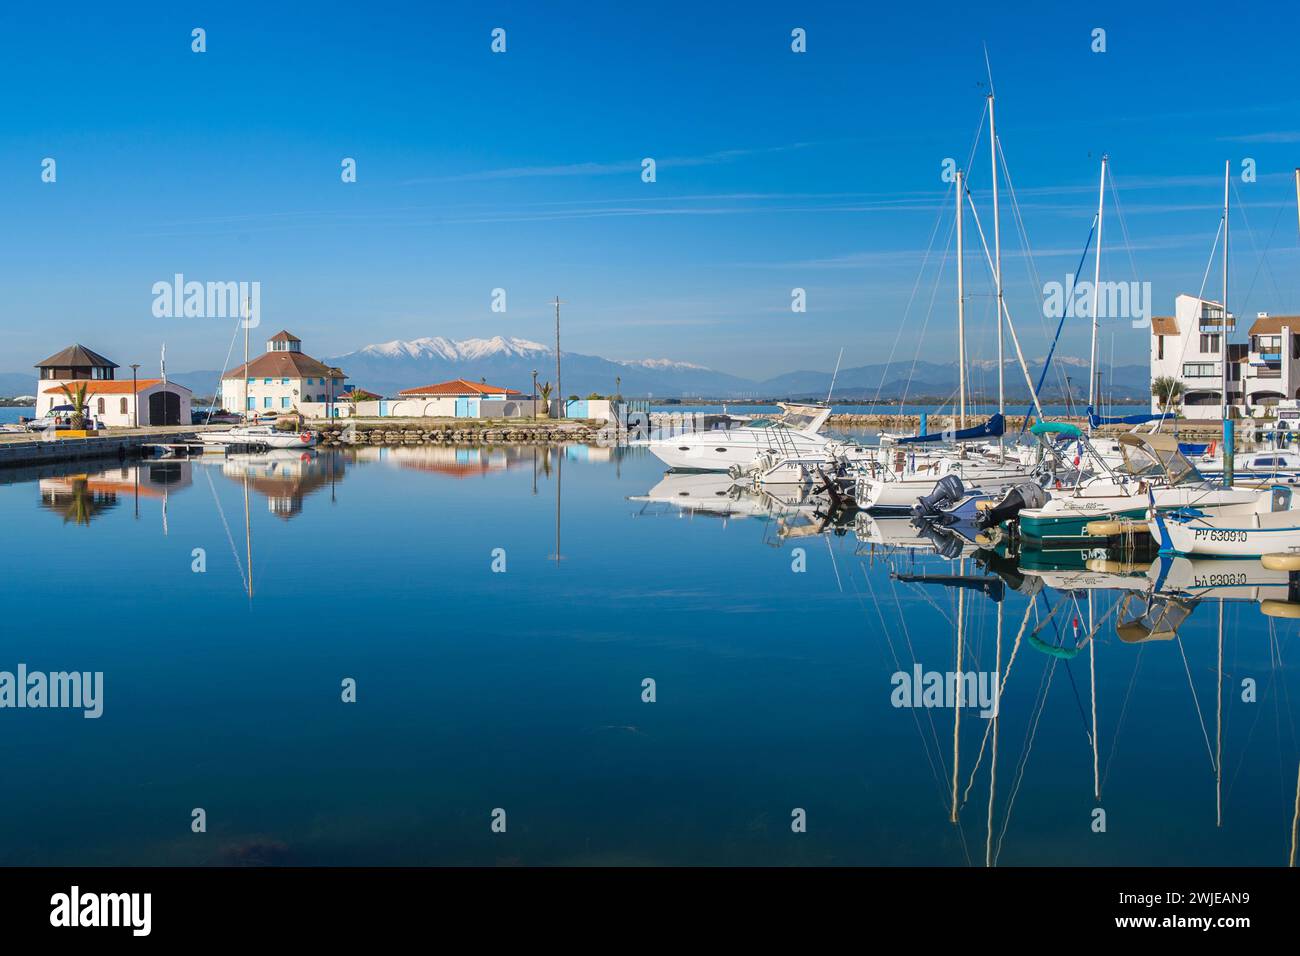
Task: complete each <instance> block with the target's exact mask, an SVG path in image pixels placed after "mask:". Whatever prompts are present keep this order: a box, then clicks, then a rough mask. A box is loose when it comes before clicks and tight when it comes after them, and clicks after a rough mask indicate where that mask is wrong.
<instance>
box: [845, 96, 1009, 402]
mask: <svg viewBox="0 0 1300 956" xmlns="http://www.w3.org/2000/svg"><path fill="white" fill-rule="evenodd" d="M988 113H989V104H988V100H987V99H986V100H985V101H984V110H983V112H982V113H981V114H980V121H979V125H978V126H977V127H976V129H975V139H974V141H973V142H972V143H971V148H970V153H969V154H968V155H967V157H966V168H967V169H969V168H970V167H971V165H972V164H973V163H974V162H975V151H976V150H977V149H979V144H980V139H981V138H982V136H983V134H984V121H985V119H986V118H987V117H988ZM956 188H957V184H956V182H955V181H954V182H952V183H950V184H949V185H948V190H947V192H946V193H945V194H944V197H945V199H944V203H943V204H942V205H941V206H940V207H939V212H938V215H937V217H936V219H935V223H934V230H933V231H932V232H931V234H930V243H931V246H933V243H934V237H935V235H936V234H937V233H938V231H939V224H940V222H942V221H943V217H944V215H945V213H946V210H947V209H948V207H949V206H951V205H952V195H953V192H954V191H955V190H956ZM956 227H957V221H956V219H955V218H954V219H953V222H952V223H951V224H950V225H949V226H948V237H947V239H946V240H944V259H945V260H946V259H947V256H948V250H949V249H950V248H952V236H953V232H954V231H955V230H956ZM929 255H930V253H929V250H927V251H926V261H928V260H929ZM921 268H922V271H924V269H925V263H924V262H923V263H922V265H921ZM942 277H943V267H942V265H941V266H940V268H939V271H938V272H937V273H936V275H935V284H934V288H933V289H932V290H931V292H930V308H929V311H927V313H926V317H925V324H924V325H923V326H922V327H921V335H920V337H919V338H918V339H917V343H916V354H915V355H913V357H912V368H911V371H910V372H909V373H908V377H907V387H905V388H904V390H903V403H904V404H905V403H906V401H907V393H908V391H909V390H910V388H911V384H912V378H913V377H914V376H915V375H916V363H917V361H918V359H919V358H920V354H921V345H922V343H923V342H924V341H925V330H926V328H928V327H929V324H930V316H931V315H932V314H933V311H934V299H935V297H936V295H937V294H938V291H939V280H940V279H941V278H942ZM920 282H921V274H920V273H918V274H917V277H916V282H915V283H914V284H913V287H912V298H915V296H916V291H917V288H918V287H919V286H920ZM911 305H912V300H911V299H909V300H908V311H909V312H910V310H911ZM906 327H907V312H904V314H903V322H902V324H901V325H900V326H899V328H898V332H897V333H896V334H895V336H894V348H897V346H898V340H899V338H900V337H901V336H902V334H903V330H904V329H905V328H906ZM894 348H891V349H890V352H889V355H890V359H889V362H887V363H886V370H888V367H889V365H890V364H892V363H893V356H894ZM884 386H885V377H884V375H881V377H880V382H879V383H878V384H877V386H876V397H875V399H874V400H873V401H872V403H871V407H872V410H873V411H874V409H875V406H876V404H877V402H878V401H879V399H880V392H881V391H882V390H883V389H884Z"/></svg>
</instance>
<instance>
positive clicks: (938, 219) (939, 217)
mask: <svg viewBox="0 0 1300 956" xmlns="http://www.w3.org/2000/svg"><path fill="white" fill-rule="evenodd" d="M955 188H956V185H955V184H949V186H948V192H947V194H946V196H947V199H951V198H952V193H953V190H954V189H955ZM947 208H948V202H947V201H945V202H944V203H943V205H942V206H940V207H939V211H938V212H937V213H936V214H935V217H934V227H933V228H932V229H931V230H930V241H929V242H928V243H927V244H926V247H925V256H924V257H923V258H922V259H921V268H920V269H919V270H918V271H917V273H916V281H914V282H913V283H912V294H911V295H910V296H908V299H907V305H906V306H905V307H904V309H903V321H902V322H901V323H899V326H898V332H896V333H895V334H894V344H893V345H892V346H891V347H890V349H889V358H887V359H886V360H885V371H884V372H882V373H881V375H880V382H879V383H877V385H876V396H875V398H873V399H872V400H871V406H870V407H871V410H872V411H873V412H874V411H875V408H876V405H877V404H878V403H879V402H880V392H881V390H882V389H883V388H884V387H885V376H886V374H887V373H888V372H889V367H890V366H891V365H892V364H893V363H894V353H895V352H896V351H897V350H898V343H899V340H900V339H902V337H903V330H904V329H906V328H907V317H908V316H909V315H910V314H911V312H912V303H913V302H914V301H915V299H916V293H917V290H918V289H920V287H921V277H922V276H923V275H925V267H926V265H927V264H928V263H929V262H930V254H931V253H932V252H933V251H934V240H935V237H936V236H937V235H938V234H939V226H940V225H941V224H942V223H943V216H944V212H945V210H946V209H947Z"/></svg>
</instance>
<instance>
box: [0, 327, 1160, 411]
mask: <svg viewBox="0 0 1300 956" xmlns="http://www.w3.org/2000/svg"><path fill="white" fill-rule="evenodd" d="M322 361H323V362H327V363H328V364H330V365H336V366H338V367H340V368H342V369H343V370H344V371H345V372H347V374H348V382H349V384H352V385H357V386H360V387H362V388H366V389H369V390H370V391H373V392H379V393H381V394H384V395H389V396H392V395H395V394H396V393H397V392H399V391H401V390H402V389H404V388H414V387H416V386H419V385H429V384H432V383H434V382H443V381H447V380H448V379H454V378H466V379H469V380H470V381H474V382H477V381H479V380H480V379H485V380H486V381H487V382H488V384H490V385H500V386H504V387H506V388H514V389H517V390H519V391H520V392H523V393H525V394H527V393H528V392H529V391H530V390H531V389H532V373H533V370H534V369H535V370H536V371H537V380H538V383H539V384H540V383H543V382H554V379H555V352H554V350H553V349H552V348H550V347H549V346H546V345H543V344H541V343H539V342H531V341H529V340H527V339H520V338H507V337H504V336H499V335H498V336H495V337H493V338H489V339H463V340H460V341H455V340H452V339H447V338H443V337H441V336H435V337H427V338H420V339H412V340H410V341H393V342H384V343H380V344H376V345H367V346H365V347H363V348H360V349H357V350H356V351H353V352H348V353H346V354H344V355H337V356H333V357H330V358H323V359H322ZM1057 362H1059V363H1060V368H1061V370H1062V371H1064V372H1065V374H1068V375H1069V376H1070V378H1071V391H1072V392H1073V395H1074V398H1075V400H1080V399H1082V398H1084V397H1086V395H1087V390H1088V371H1087V367H1086V363H1084V362H1083V361H1081V360H1080V359H1076V358H1071V357H1064V358H1062V357H1058V358H1057ZM971 364H972V368H971V369H970V374H969V375H968V377H967V388H968V389H969V391H970V393H971V394H972V395H979V396H983V397H985V398H987V397H991V396H993V395H995V394H996V389H997V376H996V364H995V363H990V362H973V363H971ZM1041 368H1042V359H1041V358H1040V359H1037V360H1035V361H1032V362H1030V369H1031V371H1032V373H1033V375H1034V376H1035V380H1036V379H1037V376H1038V375H1039V373H1040V371H1041ZM563 376H564V378H563V385H564V391H565V394H568V395H574V394H576V395H587V394H589V393H591V392H598V393H600V394H602V395H606V394H610V393H612V392H614V390H615V389H616V388H621V390H622V392H623V394H624V395H628V396H632V397H637V398H697V397H705V398H717V399H758V398H817V399H824V398H826V392H827V389H828V388H830V384H831V373H830V372H829V371H825V372H823V371H812V370H804V371H794V372H787V373H785V374H782V375H777V376H775V377H773V378H768V379H763V380H753V379H747V378H742V377H740V376H737V375H731V374H728V373H726V372H719V371H717V370H716V369H711V368H707V367H705V366H703V365H696V364H694V363H691V362H682V361H675V360H672V359H666V358H663V359H634V360H615V359H607V358H602V357H600V356H597V355H586V354H583V353H581V352H568V351H566V352H565V353H564V356H563ZM219 377H220V372H218V371H216V370H210V371H198V372H174V373H172V374H171V378H172V379H173V380H174V381H177V382H180V383H181V384H182V385H185V386H187V387H188V388H191V389H193V391H194V394H195V395H203V396H206V395H211V394H213V392H214V391H215V390H216V388H217V382H218V379H219ZM1102 381H1103V387H1104V389H1105V391H1106V393H1107V395H1108V396H1111V397H1113V398H1114V399H1117V400H1124V399H1144V398H1146V397H1148V395H1149V391H1148V388H1149V386H1148V382H1149V381H1150V372H1149V370H1148V368H1147V366H1146V365H1122V366H1118V367H1116V369H1115V371H1114V374H1113V375H1112V374H1111V373H1110V371H1109V370H1107V369H1103V371H1102ZM957 382H958V374H957V365H956V363H955V362H949V363H940V362H916V363H915V364H913V363H912V362H910V361H898V362H894V363H893V364H891V365H861V366H857V367H855V368H845V369H840V372H839V375H838V376H836V377H835V395H834V397H835V398H837V399H841V400H855V399H856V400H863V399H868V400H869V399H874V398H876V397H877V396H878V397H879V398H881V399H882V400H891V399H900V398H904V397H911V398H917V397H922V396H924V397H928V398H938V399H944V398H949V397H951V396H953V395H955V394H956V392H957ZM35 387H36V379H35V375H34V374H30V373H25V372H15V373H0V395H14V394H31V392H32V389H33V388H35ZM1006 392H1007V398H1008V399H1009V400H1012V401H1016V402H1021V401H1028V398H1029V389H1028V388H1027V387H1026V385H1025V381H1024V376H1023V375H1022V374H1021V371H1020V367H1019V365H1017V364H1015V363H1011V362H1008V363H1007V369H1006ZM1043 398H1045V399H1047V400H1059V399H1060V398H1062V389H1061V376H1060V374H1058V373H1057V372H1056V371H1055V370H1054V371H1053V372H1052V374H1050V375H1049V376H1048V377H1047V381H1046V383H1045V384H1044V387H1043Z"/></svg>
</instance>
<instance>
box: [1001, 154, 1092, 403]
mask: <svg viewBox="0 0 1300 956" xmlns="http://www.w3.org/2000/svg"><path fill="white" fill-rule="evenodd" d="M998 158H999V159H1001V160H1002V178H1003V180H1005V182H1006V186H1007V194H1008V195H1009V196H1010V197H1011V219H1012V222H1014V223H1015V224H1016V231H1017V234H1018V235H1019V237H1020V241H1021V245H1022V247H1023V248H1024V250H1025V262H1026V265H1027V268H1028V270H1029V274H1030V281H1032V282H1033V283H1034V286H1033V287H1034V288H1035V289H1042V288H1043V280H1042V276H1041V275H1040V274H1039V272H1038V262H1037V261H1036V260H1035V259H1034V251H1033V247H1032V246H1031V245H1030V242H1029V229H1028V228H1027V227H1026V226H1025V219H1024V214H1023V213H1022V212H1021V209H1020V200H1019V199H1018V198H1017V197H1016V187H1015V186H1013V185H1012V183H1011V167H1010V165H1008V163H1007V157H1006V155H1005V154H1004V153H1003V152H1002V137H1000V136H999V137H998ZM1096 218H1097V217H1096V214H1094V215H1093V220H1094V222H1095V221H1096ZM1085 255H1086V249H1085ZM1076 274H1077V270H1076ZM1038 322H1039V325H1040V326H1041V327H1042V330H1043V337H1044V338H1046V337H1047V316H1046V315H1045V314H1043V315H1040V316H1039V319H1038ZM1057 335H1060V332H1059V330H1058V332H1057ZM1049 367H1050V358H1049V360H1048V363H1047V364H1044V366H1043V372H1044V375H1046V371H1047V369H1048V368H1049ZM1056 375H1057V385H1059V386H1060V387H1061V391H1062V392H1064V391H1065V388H1066V385H1065V371H1064V370H1063V369H1061V368H1060V367H1059V366H1058V367H1057V369H1056ZM1041 387H1042V382H1041V381H1040V382H1039V388H1041Z"/></svg>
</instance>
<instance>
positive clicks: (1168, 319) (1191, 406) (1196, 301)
mask: <svg viewBox="0 0 1300 956" xmlns="http://www.w3.org/2000/svg"><path fill="white" fill-rule="evenodd" d="M1225 327H1226V332H1227V333H1228V334H1229V335H1230V334H1231V333H1232V332H1233V331H1235V330H1236V327H1237V319H1236V316H1234V315H1233V314H1232V313H1231V312H1229V313H1228V314H1227V317H1226V321H1225V317H1224V312H1223V303H1221V302H1214V301H1212V300H1210V299H1200V298H1197V297H1196V296H1194V295H1186V294H1183V295H1180V296H1178V298H1177V299H1176V300H1175V301H1174V314H1173V315H1157V316H1153V317H1152V319H1151V379H1152V381H1154V380H1155V379H1157V378H1160V377H1162V376H1170V377H1172V378H1176V379H1179V380H1180V381H1182V383H1183V397H1182V413H1183V415H1184V416H1185V417H1187V418H1219V417H1220V414H1221V413H1220V405H1221V403H1222V400H1223V358H1224V344H1225V342H1224V333H1225ZM1244 354H1245V348H1244V346H1232V345H1229V346H1228V402H1229V404H1230V405H1240V404H1241V394H1242V393H1241V385H1242V379H1241V361H1240V359H1241V358H1242V357H1243V356H1244ZM1151 411H1152V412H1153V413H1157V412H1161V411H1163V409H1162V408H1161V407H1160V401H1159V400H1158V399H1157V398H1156V397H1155V396H1154V395H1153V396H1152V397H1151Z"/></svg>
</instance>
